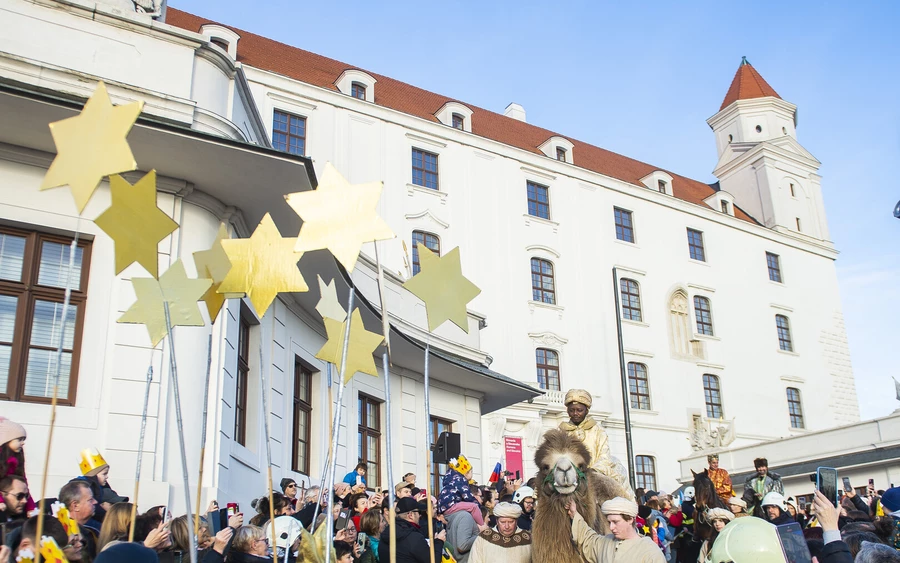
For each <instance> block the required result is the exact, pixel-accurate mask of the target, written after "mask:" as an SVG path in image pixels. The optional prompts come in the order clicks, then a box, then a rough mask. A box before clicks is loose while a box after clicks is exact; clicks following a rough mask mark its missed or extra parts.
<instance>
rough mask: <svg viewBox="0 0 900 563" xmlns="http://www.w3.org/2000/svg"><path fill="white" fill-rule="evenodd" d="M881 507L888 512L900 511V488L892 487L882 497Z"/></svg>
mask: <svg viewBox="0 0 900 563" xmlns="http://www.w3.org/2000/svg"><path fill="white" fill-rule="evenodd" d="M881 506H883V507H884V508H885V509H887V510H888V512H897V511H898V510H900V487H892V488H890V489H888V490H886V491H885V492H884V494H883V495H881Z"/></svg>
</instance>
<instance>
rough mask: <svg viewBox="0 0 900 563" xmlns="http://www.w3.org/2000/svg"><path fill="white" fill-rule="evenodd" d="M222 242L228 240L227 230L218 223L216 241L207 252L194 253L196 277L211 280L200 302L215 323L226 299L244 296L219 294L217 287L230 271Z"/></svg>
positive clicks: (239, 294) (229, 264)
mask: <svg viewBox="0 0 900 563" xmlns="http://www.w3.org/2000/svg"><path fill="white" fill-rule="evenodd" d="M223 240H228V229H227V228H226V227H225V223H220V224H219V232H218V233H217V234H216V240H214V241H213V243H212V246H211V247H210V248H209V250H200V251H197V252H195V253H194V266H196V267H197V277H198V278H207V279H209V280H212V285H211V286H209V289H208V290H206V293H204V294H203V298H202V301H204V302H205V303H206V309H207V310H208V311H209V320H210V321H211V322H215V320H216V317H218V316H219V311H221V310H222V305H224V304H225V300H226V299H234V298H237V299H239V298H241V297H243V296H244V294H243V293H229V294H228V295H225V294H222V293H219V286H220V285H221V284H222V282H223V281H224V280H225V276H227V275H228V272H229V270H231V260H229V259H228V254H226V253H225V249H224V248H222V241H223Z"/></svg>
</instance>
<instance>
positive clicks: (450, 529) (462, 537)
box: [447, 510, 480, 563]
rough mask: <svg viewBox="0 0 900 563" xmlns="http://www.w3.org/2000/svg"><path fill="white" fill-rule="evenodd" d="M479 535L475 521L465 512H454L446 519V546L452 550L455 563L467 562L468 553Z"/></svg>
mask: <svg viewBox="0 0 900 563" xmlns="http://www.w3.org/2000/svg"><path fill="white" fill-rule="evenodd" d="M479 533H480V530H479V529H478V524H477V523H476V522H475V519H474V518H472V515H471V514H469V513H468V512H466V511H465V510H460V511H459V512H454V513H453V514H451V515H450V516H448V517H447V544H449V545H450V547H451V548H452V549H453V557H455V558H456V561H457V563H465V562H466V561H468V559H469V551H471V549H472V545H473V544H474V543H475V540H476V539H478V534H479Z"/></svg>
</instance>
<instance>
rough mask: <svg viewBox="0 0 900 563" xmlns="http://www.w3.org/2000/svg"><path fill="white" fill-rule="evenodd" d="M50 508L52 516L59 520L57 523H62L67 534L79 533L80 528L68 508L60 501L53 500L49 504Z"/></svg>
mask: <svg viewBox="0 0 900 563" xmlns="http://www.w3.org/2000/svg"><path fill="white" fill-rule="evenodd" d="M50 509H51V510H52V511H53V516H55V517H56V519H57V520H59V523H60V524H62V525H63V528H65V530H66V535H67V536H77V535H78V534H80V533H81V529H80V528H79V527H78V522H76V521H75V520H73V519H72V517H71V516H70V515H69V509H68V508H66V505H64V504H63V503H61V502H54V503H53V504H51V505H50Z"/></svg>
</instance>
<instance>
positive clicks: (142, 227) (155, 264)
mask: <svg viewBox="0 0 900 563" xmlns="http://www.w3.org/2000/svg"><path fill="white" fill-rule="evenodd" d="M109 189H110V195H111V196H112V205H110V207H109V209H107V210H106V211H104V212H103V213H101V214H100V216H99V217H97V218H96V219H94V223H96V224H97V226H98V227H100V228H101V229H103V232H105V233H106V234H108V235H109V236H110V238H111V239H113V243H114V244H115V254H116V274H117V275H118V274H120V273H122V270H124V269H125V268H127V267H128V266H130V265H131V264H133V263H134V262H137V263H138V264H140V265H141V266H143V267H144V269H145V270H147V272H149V273H150V275H151V276H153V277H154V278H158V277H159V259H158V253H157V250H158V248H159V243H160V241H161V240H163V239H164V238H166V237H167V236H169V235H170V234H172V233H173V232H174V231H175V229H177V228H178V223H176V222H175V221H173V220H172V218H171V217H169V216H168V215H166V214H165V213H164V212H163V211H162V210H161V209H160V208H159V207H157V205H156V170H151V171H150V172H148V173H147V174H145V175H144V177H143V178H141V179H140V180H138V181H137V183H136V184H135V185H133V186H132V185H131V184H129V183H128V180H126V179H125V178H123V177H121V176H119V175H118V174H117V175H114V176H110V178H109Z"/></svg>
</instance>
